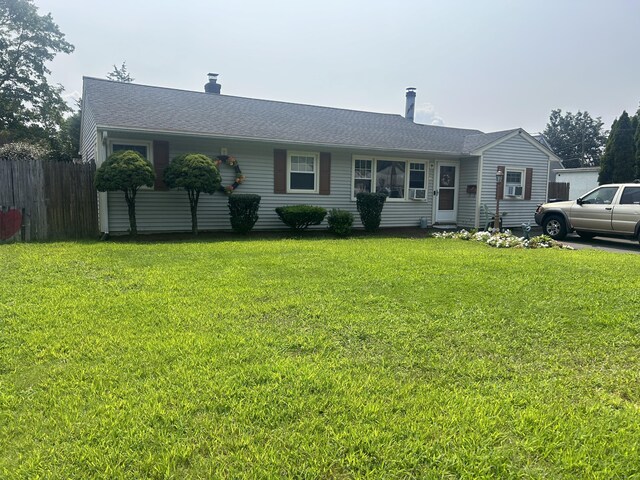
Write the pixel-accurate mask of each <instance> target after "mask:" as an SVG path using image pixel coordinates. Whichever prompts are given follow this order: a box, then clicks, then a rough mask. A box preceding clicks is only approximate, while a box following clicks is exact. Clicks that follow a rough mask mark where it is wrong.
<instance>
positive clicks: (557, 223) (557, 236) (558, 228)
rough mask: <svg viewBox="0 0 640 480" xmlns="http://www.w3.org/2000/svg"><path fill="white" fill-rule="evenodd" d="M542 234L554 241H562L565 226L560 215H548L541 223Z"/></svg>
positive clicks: (565, 232)
mask: <svg viewBox="0 0 640 480" xmlns="http://www.w3.org/2000/svg"><path fill="white" fill-rule="evenodd" d="M542 233H544V234H545V235H549V236H550V237H551V238H553V239H554V240H562V239H563V238H564V237H566V236H567V226H566V224H565V223H564V218H562V217H561V216H560V215H549V216H548V217H547V218H545V219H544V221H543V222H542Z"/></svg>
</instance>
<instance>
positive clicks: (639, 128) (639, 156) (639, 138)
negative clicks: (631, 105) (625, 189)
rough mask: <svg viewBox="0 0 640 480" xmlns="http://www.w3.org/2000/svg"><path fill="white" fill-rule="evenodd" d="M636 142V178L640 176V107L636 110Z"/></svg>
mask: <svg viewBox="0 0 640 480" xmlns="http://www.w3.org/2000/svg"><path fill="white" fill-rule="evenodd" d="M634 120H635V133H634V137H633V139H634V142H635V147H636V178H640V108H639V109H638V111H637V112H636V116H635V117H634Z"/></svg>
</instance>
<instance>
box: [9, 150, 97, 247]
mask: <svg viewBox="0 0 640 480" xmlns="http://www.w3.org/2000/svg"><path fill="white" fill-rule="evenodd" d="M95 170H96V168H95V164H93V163H83V164H75V163H66V162H48V161H36V160H32V161H17V160H0V211H5V212H7V211H14V212H15V211H16V210H18V211H21V212H22V226H21V227H22V228H21V234H19V235H18V233H16V235H15V236H14V237H12V238H10V239H17V238H18V236H19V237H22V239H23V240H58V239H75V238H85V237H92V236H96V235H97V234H98V197H97V192H96V189H95V187H94V184H93V176H94V173H95ZM4 215H5V216H6V215H8V214H6V213H5V214H4ZM15 215H16V214H15V213H14V214H13V216H12V220H15ZM0 216H3V213H0ZM5 230H6V228H5V229H3V231H5ZM6 235H7V233H6V231H5V235H4V236H6ZM3 240H5V241H6V240H9V239H6V238H5V239H3V238H0V241H3Z"/></svg>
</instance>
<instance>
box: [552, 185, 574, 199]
mask: <svg viewBox="0 0 640 480" xmlns="http://www.w3.org/2000/svg"><path fill="white" fill-rule="evenodd" d="M569 185H570V184H569V183H562V182H549V197H548V198H547V200H569Z"/></svg>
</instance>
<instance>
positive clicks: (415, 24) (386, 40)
mask: <svg viewBox="0 0 640 480" xmlns="http://www.w3.org/2000/svg"><path fill="white" fill-rule="evenodd" d="M35 3H36V5H37V6H38V7H39V8H40V12H41V13H48V12H50V13H51V14H52V16H53V18H54V20H55V21H56V23H57V24H58V25H59V27H60V29H61V30H62V32H63V33H65V34H66V36H67V40H68V41H70V42H71V43H72V44H74V45H75V47H76V50H75V52H74V53H72V54H71V55H63V56H58V57H57V58H56V60H55V61H54V62H52V63H51V65H50V67H51V70H52V72H53V73H52V79H53V81H55V82H58V83H61V84H62V85H63V86H64V87H65V89H66V93H67V94H68V95H73V94H76V95H77V93H78V92H81V91H82V76H83V75H86V76H95V77H105V76H106V74H107V72H109V71H110V70H112V68H113V64H118V65H119V64H121V63H122V62H123V61H126V63H127V67H128V69H129V71H130V73H131V75H132V76H133V77H134V78H135V82H136V83H142V84H149V85H159V86H166V87H172V88H179V89H186V90H202V88H203V85H204V83H205V82H206V80H207V79H206V74H207V72H217V73H219V74H220V79H219V80H220V83H221V84H222V93H223V94H228V95H237V96H245V97H252V98H264V99H269V100H281V101H287V102H296V103H307V104H312V105H324V106H332V107H340V108H348V109H357V110H367V111H374V112H385V113H398V114H403V112H404V101H405V100H404V92H405V88H406V87H416V88H417V89H418V90H417V115H416V120H417V121H420V122H421V123H434V124H443V125H447V126H451V127H464V128H477V129H480V130H483V131H487V132H488V131H495V130H504V129H508V128H514V127H523V128H525V129H526V130H527V131H529V132H532V133H533V132H538V131H541V130H543V129H544V126H545V124H546V122H547V120H548V118H549V113H550V112H551V110H552V109H554V108H561V109H562V110H563V111H572V112H575V111H577V110H583V111H584V110H587V111H588V112H589V113H591V115H592V116H600V117H602V119H603V121H604V122H605V127H606V128H608V127H609V126H610V124H611V122H612V121H613V119H614V118H615V117H617V116H619V115H620V114H621V113H622V111H623V110H625V109H626V110H627V111H631V112H635V111H636V109H637V108H638V105H639V101H640V62H638V33H639V32H640V1H638V0H608V1H606V2H605V1H604V0H597V1H595V0H536V1H525V0H518V1H515V0H511V1H507V0H482V1H480V0H439V1H432V0H422V1H419V0H415V1H412V0H395V1H387V0H321V1H317V0H270V1H264V0H233V1H231V0H226V1H219V0H208V1H207V0H181V1H168V0H155V1H152V0H126V1H125V0H35Z"/></svg>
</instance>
